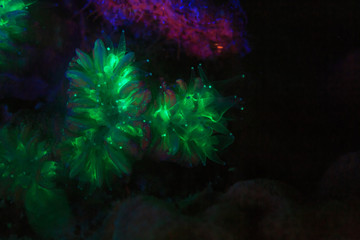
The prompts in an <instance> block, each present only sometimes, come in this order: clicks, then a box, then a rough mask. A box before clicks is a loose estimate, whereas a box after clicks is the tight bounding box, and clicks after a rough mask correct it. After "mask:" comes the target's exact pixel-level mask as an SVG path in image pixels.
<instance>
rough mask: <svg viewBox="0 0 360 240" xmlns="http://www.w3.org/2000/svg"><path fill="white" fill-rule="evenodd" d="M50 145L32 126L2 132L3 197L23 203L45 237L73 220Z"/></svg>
mask: <svg viewBox="0 0 360 240" xmlns="http://www.w3.org/2000/svg"><path fill="white" fill-rule="evenodd" d="M50 151H51V146H50V144H49V142H48V141H45V140H44V139H42V138H41V136H40V134H39V133H38V132H36V131H34V130H32V128H31V127H30V126H27V125H24V124H21V125H20V126H18V127H10V126H6V127H3V128H2V129H0V193H1V195H0V198H5V197H7V198H8V199H9V200H12V201H15V202H17V203H24V206H25V210H26V215H27V218H28V219H29V222H30V224H31V225H32V227H33V228H35V229H37V231H38V232H39V233H41V234H43V235H44V236H46V237H47V236H48V235H49V234H50V232H54V231H60V230H61V229H62V227H64V226H66V224H67V223H68V222H69V220H70V219H71V214H70V208H69V206H68V202H67V199H66V195H65V192H64V191H63V190H61V189H57V188H56V181H55V180H56V176H57V171H58V163H57V162H54V161H50V160H49V155H50Z"/></svg>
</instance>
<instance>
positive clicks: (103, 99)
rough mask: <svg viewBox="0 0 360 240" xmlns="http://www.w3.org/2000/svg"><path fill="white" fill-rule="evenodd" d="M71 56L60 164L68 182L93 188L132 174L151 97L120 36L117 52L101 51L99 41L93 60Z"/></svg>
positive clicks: (131, 55)
mask: <svg viewBox="0 0 360 240" xmlns="http://www.w3.org/2000/svg"><path fill="white" fill-rule="evenodd" d="M76 55H77V59H76V60H75V64H74V63H72V64H71V65H70V67H69V69H68V71H67V72H66V76H67V77H68V78H69V79H70V88H69V90H68V92H69V101H68V109H69V114H68V116H67V118H66V121H67V124H68V130H69V132H71V136H70V137H69V138H68V139H67V145H68V146H70V147H69V153H67V154H65V157H64V161H65V162H66V163H67V164H68V165H69V167H70V176H71V177H76V178H79V180H80V181H81V182H88V183H90V184H91V186H92V188H93V189H94V188H95V187H101V186H102V184H103V182H107V183H108V184H111V180H112V178H113V176H114V175H117V176H123V175H124V174H129V173H130V172H131V166H132V163H133V161H134V160H135V159H136V158H137V157H138V156H137V155H138V153H139V152H140V149H139V147H140V146H139V145H140V141H141V140H142V138H143V137H144V136H145V135H146V133H145V130H144V128H143V126H142V124H143V122H142V119H141V114H142V113H143V112H144V111H145V109H146V106H147V104H148V102H149V101H150V92H149V91H148V90H146V89H144V87H143V83H142V82H141V81H140V80H141V79H140V78H141V75H139V72H140V71H139V70H138V69H137V68H136V67H134V66H133V65H132V64H133V62H134V59H135V55H134V53H131V52H129V53H127V52H126V47H125V38H124V36H122V39H121V40H120V44H119V47H118V48H114V47H111V48H110V47H107V48H106V47H105V45H104V43H103V42H102V41H101V40H99V39H98V40H96V42H95V44H94V49H93V54H92V57H90V55H88V54H86V53H84V52H82V51H81V50H79V49H77V50H76ZM70 149H71V150H70Z"/></svg>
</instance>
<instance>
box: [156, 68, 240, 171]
mask: <svg viewBox="0 0 360 240" xmlns="http://www.w3.org/2000/svg"><path fill="white" fill-rule="evenodd" d="M199 72H200V78H192V79H191V82H190V84H189V86H188V87H187V86H186V84H185V82H184V81H182V80H178V81H177V88H176V89H174V91H172V90H170V89H168V88H166V87H163V88H162V89H164V92H163V94H161V95H160V96H159V97H158V101H157V102H156V107H154V109H153V111H152V122H153V124H152V127H153V129H154V131H155V132H156V133H157V134H158V136H161V138H160V150H161V151H162V152H165V153H166V154H167V155H170V156H178V157H180V159H181V161H183V162H185V163H186V164H188V165H196V164H198V163H200V162H201V163H202V164H205V163H206V159H207V158H208V159H210V160H212V161H214V162H217V163H221V164H223V162H222V161H221V160H220V159H219V157H218V156H217V152H218V151H219V150H221V149H223V148H225V147H226V146H228V145H229V144H231V143H232V141H233V136H232V134H231V133H230V132H229V130H228V129H227V128H226V120H225V119H224V117H223V115H224V113H225V112H226V111H227V110H228V109H229V108H230V107H231V105H232V103H231V102H230V101H227V100H226V99H225V98H224V97H222V96H221V95H220V94H219V93H218V92H217V91H216V90H215V89H214V87H212V86H211V85H208V84H207V79H206V76H205V74H204V73H203V71H202V69H201V68H200V67H199Z"/></svg>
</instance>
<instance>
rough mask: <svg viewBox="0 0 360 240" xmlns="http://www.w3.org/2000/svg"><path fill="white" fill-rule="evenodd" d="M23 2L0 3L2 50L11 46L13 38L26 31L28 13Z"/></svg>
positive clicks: (2, 0)
mask: <svg viewBox="0 0 360 240" xmlns="http://www.w3.org/2000/svg"><path fill="white" fill-rule="evenodd" d="M26 8H27V5H26V4H25V3H24V1H21V0H1V1H0V48H7V47H10V46H11V42H12V37H13V36H16V35H19V34H20V33H22V32H23V31H24V24H23V19H24V17H25V16H26V15H28V12H27V10H26Z"/></svg>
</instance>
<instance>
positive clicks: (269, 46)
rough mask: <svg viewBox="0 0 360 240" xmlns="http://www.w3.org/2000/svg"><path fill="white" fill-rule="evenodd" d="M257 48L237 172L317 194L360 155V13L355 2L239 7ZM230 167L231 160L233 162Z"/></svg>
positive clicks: (250, 61)
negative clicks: (328, 176) (342, 160)
mask: <svg viewBox="0 0 360 240" xmlns="http://www.w3.org/2000/svg"><path fill="white" fill-rule="evenodd" d="M241 5H242V7H243V9H244V10H245V12H246V14H247V17H248V25H247V30H248V39H249V43H250V46H251V49H252V52H251V53H249V54H248V55H247V56H245V57H244V58H243V59H242V60H241V64H243V67H244V69H245V71H246V72H247V76H248V78H247V83H246V84H247V88H248V90H249V91H248V92H247V93H244V95H246V97H245V101H246V110H245V114H244V120H243V122H242V123H240V124H242V125H243V126H244V128H243V129H242V131H243V135H242V136H241V137H240V138H241V140H239V141H237V142H236V144H238V145H237V147H236V148H239V147H240V148H241V149H242V152H241V151H239V153H238V154H239V161H245V162H243V164H240V165H241V167H240V169H239V172H241V173H242V174H244V176H246V178H258V177H268V178H272V179H278V180H282V181H285V182H288V183H291V184H293V185H295V186H297V187H299V188H301V189H303V190H305V191H307V190H310V189H313V188H314V186H315V184H316V182H317V181H318V180H319V179H320V177H321V176H322V174H323V172H324V171H325V170H326V168H327V167H328V166H329V164H330V163H331V162H333V161H335V160H336V158H337V157H338V156H339V155H341V154H345V153H347V152H354V151H358V150H359V149H360V141H359V136H360V134H359V130H360V129H359V122H360V115H359V105H360V95H359V94H360V91H359V90H360V55H359V54H360V52H359V45H360V39H359V38H360V35H359V26H360V15H359V13H360V8H359V4H358V3H357V2H356V1H346V2H341V1H312V2H309V3H308V2H306V1H295V2H289V1H256V0H255V1H241ZM231 162H232V161H231Z"/></svg>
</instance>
